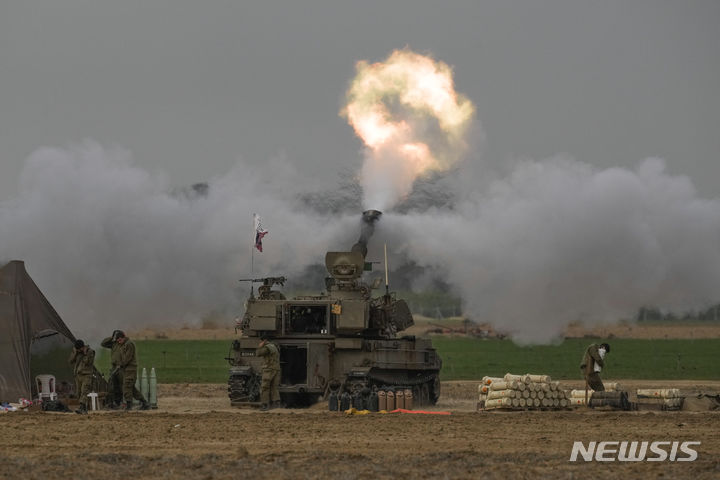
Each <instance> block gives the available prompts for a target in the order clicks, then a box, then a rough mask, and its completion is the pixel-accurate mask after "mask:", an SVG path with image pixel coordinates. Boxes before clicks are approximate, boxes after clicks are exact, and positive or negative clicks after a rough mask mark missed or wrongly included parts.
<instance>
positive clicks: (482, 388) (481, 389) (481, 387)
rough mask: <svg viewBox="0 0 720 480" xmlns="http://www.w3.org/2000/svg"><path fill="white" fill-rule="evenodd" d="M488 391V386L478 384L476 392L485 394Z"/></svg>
mask: <svg viewBox="0 0 720 480" xmlns="http://www.w3.org/2000/svg"><path fill="white" fill-rule="evenodd" d="M489 391H490V387H489V386H488V385H483V384H480V385H478V392H479V393H484V394H487V393H488V392H489Z"/></svg>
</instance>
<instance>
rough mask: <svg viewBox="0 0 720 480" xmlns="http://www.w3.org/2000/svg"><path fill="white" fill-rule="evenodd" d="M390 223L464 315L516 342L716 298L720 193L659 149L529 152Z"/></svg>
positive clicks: (719, 274) (719, 279)
mask: <svg viewBox="0 0 720 480" xmlns="http://www.w3.org/2000/svg"><path fill="white" fill-rule="evenodd" d="M382 224H383V225H386V226H388V227H389V226H390V225H392V227H391V228H392V231H393V234H392V235H391V236H392V237H394V238H393V239H392V240H391V242H393V243H395V244H400V242H402V243H401V245H402V246H401V250H404V251H405V252H406V255H407V256H408V257H409V258H412V259H414V260H415V261H416V262H418V263H419V264H420V265H422V266H425V267H430V268H431V269H432V270H433V271H434V272H435V273H436V274H440V275H441V276H442V278H444V279H445V280H446V281H448V282H449V283H450V284H451V285H452V286H453V287H454V288H455V289H456V291H457V292H459V293H460V295H461V296H462V298H463V301H464V307H465V308H464V310H465V313H466V314H467V315H469V316H471V317H472V318H474V319H475V320H479V321H486V322H490V323H492V324H493V325H494V326H496V327H498V328H499V329H501V330H504V331H506V332H508V333H510V334H511V335H512V337H513V339H515V340H516V341H518V342H520V343H543V342H548V341H551V340H553V339H555V338H557V337H559V336H561V335H562V333H563V331H564V329H565V327H566V326H567V325H568V324H569V323H571V322H575V321H580V322H583V323H585V324H588V325H593V324H597V323H604V322H616V321H618V320H619V319H620V318H623V317H624V318H628V317H630V316H631V315H632V314H633V313H634V312H636V311H637V309H638V308H639V307H640V306H643V305H656V306H660V307H663V308H667V309H671V310H673V311H686V310H688V309H692V308H700V307H706V306H709V305H710V304H711V303H712V302H717V300H718V299H719V298H720V200H719V199H715V200H703V199H700V198H698V197H697V193H696V191H695V189H694V187H693V185H692V183H691V182H690V181H689V179H688V178H687V177H683V176H670V175H668V174H667V173H666V172H665V164H664V162H663V161H662V160H659V159H648V160H645V161H643V162H642V163H640V165H639V166H638V167H637V169H635V170H627V169H621V168H611V169H607V170H597V169H594V168H593V167H591V166H589V165H586V164H583V163H580V162H577V161H574V160H571V159H567V158H565V159H563V158H555V159H550V160H547V161H543V162H537V161H525V162H523V163H520V164H519V165H518V166H517V167H516V168H515V170H514V171H513V173H512V175H510V176H509V177H508V178H506V179H504V180H498V181H495V182H494V183H493V184H491V186H490V187H489V188H488V189H487V190H486V191H478V192H476V194H475V196H473V197H471V198H466V199H465V200H464V201H463V202H461V203H459V204H458V205H456V206H455V208H454V209H453V210H451V211H449V210H448V211H435V212H430V211H428V212H425V213H422V214H408V215H401V216H392V215H385V216H384V218H383V222H382Z"/></svg>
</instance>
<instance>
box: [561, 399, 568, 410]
mask: <svg viewBox="0 0 720 480" xmlns="http://www.w3.org/2000/svg"><path fill="white" fill-rule="evenodd" d="M568 405H570V400H568V399H567V398H561V399H560V407H562V408H567V407H568Z"/></svg>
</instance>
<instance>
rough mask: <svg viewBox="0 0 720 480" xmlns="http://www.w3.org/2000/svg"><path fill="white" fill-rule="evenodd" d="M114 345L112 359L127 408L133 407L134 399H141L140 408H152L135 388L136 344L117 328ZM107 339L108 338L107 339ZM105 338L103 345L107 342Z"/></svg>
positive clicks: (114, 333) (113, 338)
mask: <svg viewBox="0 0 720 480" xmlns="http://www.w3.org/2000/svg"><path fill="white" fill-rule="evenodd" d="M111 339H112V340H113V341H112V346H111V347H110V348H111V349H112V350H111V357H110V361H111V363H112V365H113V373H115V374H116V375H117V376H118V378H119V383H120V384H121V385H122V394H123V400H124V403H125V405H124V406H125V410H126V411H127V410H131V409H132V402H133V399H135V400H140V410H147V409H149V408H150V405H149V404H148V402H147V400H145V397H143V396H142V394H141V393H140V392H139V391H138V389H137V388H135V380H137V354H136V353H135V344H134V343H133V342H132V341H131V340H130V339H129V338H128V337H127V336H126V335H125V332H123V331H122V330H115V331H114V332H113V336H112V338H111ZM105 340H107V339H105ZM105 340H103V346H105V344H106V342H105Z"/></svg>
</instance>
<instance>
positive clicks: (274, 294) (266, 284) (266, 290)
mask: <svg viewBox="0 0 720 480" xmlns="http://www.w3.org/2000/svg"><path fill="white" fill-rule="evenodd" d="M286 281H287V279H286V278H285V277H263V278H241V279H240V280H238V282H251V286H250V298H255V297H254V295H253V290H252V284H253V283H262V285H260V286H259V287H258V296H259V297H260V300H285V295H283V294H282V293H281V292H279V291H277V290H273V289H272V287H273V286H275V285H280V286H281V287H282V286H284V285H285V282H286Z"/></svg>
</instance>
